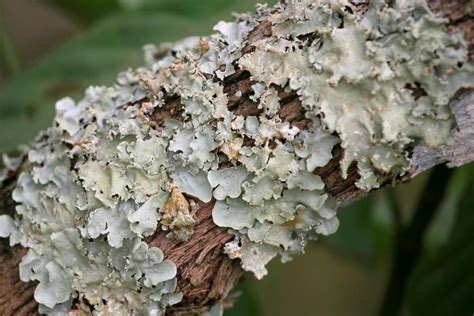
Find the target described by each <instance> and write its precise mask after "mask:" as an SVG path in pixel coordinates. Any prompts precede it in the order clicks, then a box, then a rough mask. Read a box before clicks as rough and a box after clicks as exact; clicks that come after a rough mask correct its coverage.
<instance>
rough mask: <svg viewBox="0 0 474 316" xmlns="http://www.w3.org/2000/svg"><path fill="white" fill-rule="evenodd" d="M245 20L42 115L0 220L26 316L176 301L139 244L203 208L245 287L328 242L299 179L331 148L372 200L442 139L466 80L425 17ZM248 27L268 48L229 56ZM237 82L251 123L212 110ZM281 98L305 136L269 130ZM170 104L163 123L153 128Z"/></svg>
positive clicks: (316, 204) (316, 198) (467, 70)
mask: <svg viewBox="0 0 474 316" xmlns="http://www.w3.org/2000/svg"><path fill="white" fill-rule="evenodd" d="M257 11H258V12H257V15H256V16H249V15H240V16H238V17H237V21H236V22H230V23H226V22H219V23H218V24H217V25H216V26H215V28H214V29H215V31H217V33H216V34H214V35H211V36H209V37H200V38H189V39H186V40H184V41H182V42H179V43H176V44H175V45H171V46H166V47H164V48H162V49H161V50H160V54H159V55H160V58H159V59H158V58H156V57H155V56H157V55H158V54H157V52H158V51H159V49H158V48H156V47H155V46H152V45H149V46H147V47H146V48H145V59H146V61H147V64H148V65H147V67H144V68H139V69H136V70H129V71H126V72H124V73H121V74H120V75H119V76H118V78H117V81H116V83H115V85H113V86H112V87H90V88H89V89H87V91H86V95H85V98H84V99H83V100H82V101H80V102H78V103H75V102H74V101H73V100H71V99H69V98H66V99H63V100H61V101H59V102H58V103H57V104H56V109H57V115H56V118H55V123H54V126H53V127H51V128H49V129H48V130H46V131H45V132H43V133H41V135H39V136H38V138H37V140H36V141H35V142H34V143H33V144H32V145H31V146H30V148H29V149H28V150H27V151H26V152H27V163H26V164H24V166H23V167H22V168H23V169H22V172H21V175H20V176H19V179H18V183H17V187H16V189H15V190H14V192H13V199H14V200H15V201H16V202H17V203H18V206H17V208H16V211H17V214H16V216H15V218H14V219H13V218H11V217H8V216H1V217H0V236H1V237H6V236H10V243H11V244H16V243H21V244H22V245H23V246H25V247H28V248H29V252H28V254H27V255H26V256H25V257H24V258H23V260H22V262H21V266H20V274H21V279H22V280H23V281H30V280H36V281H38V282H39V285H38V286H37V288H36V291H35V299H36V300H37V301H38V302H39V303H40V311H41V312H43V313H49V314H56V315H60V314H65V313H66V311H67V310H68V308H69V307H70V306H71V304H72V301H73V300H76V301H79V302H80V303H81V304H85V302H87V304H89V305H90V306H92V308H93V310H94V314H97V315H102V314H107V313H113V314H119V313H124V314H127V313H133V314H142V313H144V314H151V315H154V314H161V313H163V311H164V310H165V308H166V307H167V306H169V305H172V304H174V303H177V302H179V301H180V298H181V297H180V294H179V293H176V292H175V291H176V267H175V265H174V264H173V263H172V262H170V261H168V260H164V254H163V253H162V252H161V250H160V249H158V248H156V247H151V248H150V247H148V246H147V244H146V243H145V242H144V238H145V237H147V236H151V235H152V234H154V233H155V231H156V230H157V229H162V230H166V231H169V234H168V236H169V238H175V239H178V240H182V241H184V240H187V239H189V238H192V234H193V226H194V218H193V212H194V211H193V207H192V203H193V199H198V200H201V201H203V202H211V201H212V200H215V204H214V207H213V210H212V216H213V221H214V223H215V224H216V225H218V226H221V227H225V228H228V229H229V233H231V234H233V235H234V236H235V239H234V240H233V241H232V242H229V243H227V244H226V246H225V252H226V253H227V254H228V255H229V256H230V257H231V258H239V259H240V260H241V263H242V267H243V268H244V269H245V270H248V271H251V272H253V273H254V274H255V276H256V277H258V278H261V277H263V276H264V275H265V274H266V269H265V265H266V263H267V262H269V261H270V260H271V259H272V258H274V257H275V256H277V255H278V254H280V255H281V257H282V260H283V261H286V260H289V259H290V258H291V256H292V255H293V254H298V253H302V252H303V251H304V247H305V245H306V244H307V242H308V241H309V240H311V239H316V238H317V237H318V235H329V234H332V233H334V232H335V231H336V230H337V228H338V224H339V222H338V220H337V218H336V207H337V203H336V201H335V199H334V198H333V197H331V196H330V194H328V193H327V192H326V191H325V184H324V182H323V181H322V179H321V178H320V177H319V176H318V175H316V174H315V170H317V168H319V167H324V166H326V165H327V164H328V162H329V161H330V160H331V159H332V158H333V154H332V151H333V148H334V146H336V145H339V146H340V147H341V148H342V149H343V150H344V156H343V159H342V161H341V162H340V164H341V172H342V175H343V177H347V170H348V168H349V166H350V165H351V164H353V163H356V165H357V170H358V173H359V175H360V179H359V180H358V181H357V183H356V185H357V186H358V187H359V188H361V189H364V190H370V189H373V188H376V187H377V186H379V185H380V183H379V175H380V174H390V175H394V176H395V175H401V174H403V173H404V172H407V171H408V168H409V160H410V157H409V152H410V150H409V149H410V148H411V147H412V146H414V145H416V144H424V145H427V146H432V147H434V146H438V145H440V144H444V143H447V142H449V141H450V140H449V136H450V133H451V130H452V129H453V127H454V126H455V122H454V120H453V118H452V115H451V111H450V109H449V107H448V101H449V99H450V98H451V97H452V96H453V94H454V93H455V91H456V90H458V89H459V88H460V87H462V86H468V85H472V84H473V83H474V82H473V81H474V76H473V65H472V64H471V63H469V62H468V61H467V48H466V43H465V41H464V40H463V38H462V34H460V33H453V34H448V33H447V30H446V27H445V26H444V23H445V21H444V20H443V19H440V18H437V17H435V16H434V15H433V14H432V13H431V12H430V11H429V9H428V8H427V7H426V5H424V4H418V3H417V4H414V5H413V6H403V7H402V6H398V4H397V3H395V5H394V6H393V7H389V6H388V5H386V4H385V3H384V2H383V1H381V0H374V1H371V2H370V4H369V5H368V6H367V7H366V8H365V9H364V12H357V8H356V7H355V6H354V5H353V4H351V3H350V2H348V1H344V0H340V1H329V0H319V1H310V0H301V1H287V2H286V3H283V4H278V5H276V6H275V7H274V8H273V9H271V10H270V9H268V8H266V7H265V6H258V10H257ZM264 20H266V21H269V22H271V26H270V27H271V32H270V35H268V36H264V37H263V38H261V39H258V40H256V41H253V42H252V43H251V45H253V48H252V49H250V50H249V49H246V50H245V53H244V48H246V46H247V45H250V44H249V42H248V36H249V34H250V33H251V32H252V31H253V30H254V28H255V27H256V26H257V25H258V24H259V23H260V22H261V21H264ZM237 70H245V71H248V72H249V73H250V76H251V80H252V90H253V94H252V95H251V96H250V98H251V100H252V101H253V102H255V103H256V104H257V107H258V109H259V114H257V115H247V116H244V115H238V114H236V113H235V112H234V111H232V110H231V109H229V108H228V100H229V98H230V97H231V96H230V95H227V94H226V93H225V92H224V79H225V78H227V77H228V76H230V75H232V74H234V73H235V72H236V71H237ZM280 90H283V91H285V92H291V91H293V92H296V93H297V95H298V98H299V100H300V102H301V104H302V106H303V109H304V111H305V116H306V118H307V119H308V121H309V122H310V123H309V124H308V126H306V127H305V128H298V127H297V126H296V125H293V124H291V123H290V122H288V121H285V120H284V119H283V118H282V117H281V116H280V115H279V111H280V109H281V99H280V97H279V91H280ZM239 92H240V91H238V92H237V93H236V94H235V95H236V96H241V92H240V94H239ZM170 98H172V99H173V100H174V102H175V103H177V104H178V105H177V107H178V108H177V109H176V111H175V112H174V114H173V115H168V116H166V115H163V116H162V117H164V119H162V121H160V122H158V123H157V122H156V120H155V119H154V114H156V113H160V112H165V111H166V109H167V107H169V103H170V101H169V100H170ZM8 166H9V168H10V169H15V168H17V167H18V164H16V163H9V164H7V167H8ZM0 179H1V178H0Z"/></svg>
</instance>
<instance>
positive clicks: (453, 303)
mask: <svg viewBox="0 0 474 316" xmlns="http://www.w3.org/2000/svg"><path fill="white" fill-rule="evenodd" d="M473 167H474V165H472V164H471V165H469V166H466V167H463V168H462V169H460V170H463V171H464V173H465V174H467V175H468V177H469V179H470V187H469V188H468V190H467V191H466V192H465V194H464V195H463V198H462V199H461V202H460V204H459V207H458V212H457V216H456V219H455V221H454V226H453V228H452V230H451V235H450V238H449V240H448V242H447V243H446V244H445V245H444V247H443V248H442V249H441V250H440V251H439V253H438V254H437V255H436V256H434V257H429V258H426V259H425V260H424V262H422V263H421V264H420V266H419V267H418V268H417V270H416V271H415V273H414V276H413V277H412V280H411V282H410V287H409V292H408V302H409V308H410V310H411V312H412V314H413V315H430V316H436V315H440V316H441V315H472V313H473V311H474V299H473V293H474V274H473V273H472V272H473V269H472V267H473V262H474V238H473V235H472V231H473V230H472V229H473V227H474V212H473V209H472V206H473V205H474V182H473V181H472V178H473V175H474V172H473V170H474V168H473Z"/></svg>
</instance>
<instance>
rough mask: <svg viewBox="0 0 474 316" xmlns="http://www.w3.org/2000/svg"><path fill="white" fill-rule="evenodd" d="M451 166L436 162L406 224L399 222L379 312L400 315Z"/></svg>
mask: <svg viewBox="0 0 474 316" xmlns="http://www.w3.org/2000/svg"><path fill="white" fill-rule="evenodd" d="M451 172H452V171H451V170H450V169H448V168H447V167H446V166H444V165H440V166H437V167H435V168H434V169H433V172H432V173H431V174H430V176H429V179H428V182H427V184H426V189H425V190H424V192H423V194H422V196H421V199H420V201H419V202H418V205H417V208H416V211H415V214H414V215H413V218H412V220H411V222H410V224H409V225H407V226H405V227H403V226H402V225H400V231H399V233H397V234H396V235H395V251H394V256H393V260H392V267H391V271H390V277H389V281H388V285H387V289H386V291H385V295H384V299H383V302H382V306H381V308H380V313H379V315H381V316H382V315H383V316H396V315H400V311H401V307H402V303H403V299H404V294H405V289H406V286H407V283H408V280H409V278H410V275H411V272H412V271H413V268H414V267H415V265H416V263H417V262H418V259H419V257H420V254H421V250H422V246H423V237H424V235H425V232H426V230H427V228H428V226H429V224H430V222H431V220H432V219H433V217H434V215H435V214H436V210H437V209H438V207H439V205H440V204H441V201H442V200H443V197H444V195H445V193H446V191H447V188H448V182H449V181H448V180H449V177H450V175H451Z"/></svg>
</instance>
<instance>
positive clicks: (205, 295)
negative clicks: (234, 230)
mask: <svg viewBox="0 0 474 316" xmlns="http://www.w3.org/2000/svg"><path fill="white" fill-rule="evenodd" d="M428 2H429V5H430V7H431V9H432V10H433V11H434V12H435V13H437V14H439V15H441V16H444V17H446V18H448V19H449V21H450V23H449V28H450V29H461V30H463V31H464V33H465V37H466V40H467V41H468V43H469V55H470V59H471V60H472V59H473V58H474V17H473V16H472V15H470V14H471V13H466V11H465V10H464V8H465V7H466V4H467V3H468V2H469V0H456V1H444V0H431V1H428ZM357 3H359V4H358V6H359V8H360V9H361V10H362V9H363V8H364V6H365V5H366V3H365V2H361V1H357ZM270 33H271V29H270V22H269V21H265V20H264V21H262V22H260V24H259V25H258V26H257V27H256V28H255V29H254V30H253V31H252V32H251V33H250V35H249V38H248V43H249V44H248V45H247V47H246V48H245V49H244V53H248V52H251V51H252V49H253V48H252V42H255V41H256V40H258V39H261V38H264V37H267V36H269V35H270ZM473 89H474V87H473V88H472V89H466V90H464V91H461V92H459V93H458V95H457V96H456V98H455V99H453V100H452V101H451V108H452V110H453V113H454V114H455V117H456V121H457V124H458V126H457V130H456V135H455V139H456V141H455V143H454V145H452V146H450V147H447V146H445V147H442V148H436V149H428V148H423V147H416V148H414V149H413V153H412V154H413V158H412V171H411V172H410V173H409V174H407V175H405V176H403V177H402V178H397V179H393V178H390V177H386V179H385V180H384V181H383V185H382V186H389V185H393V184H394V183H399V182H403V181H408V180H410V179H411V178H413V177H414V176H416V175H417V174H419V173H420V172H422V171H424V170H427V169H429V168H431V167H433V166H435V165H437V164H441V163H447V165H448V166H450V167H455V166H460V165H462V164H465V163H468V162H470V161H472V160H474V90H473ZM224 91H225V92H226V93H227V94H228V95H229V96H233V97H230V99H229V104H228V106H229V108H231V109H232V110H233V111H234V112H235V113H236V114H240V115H243V116H248V115H252V114H255V113H258V111H259V109H258V108H257V104H256V103H255V102H254V101H252V100H251V99H250V98H249V95H250V93H251V91H252V88H251V80H250V76H249V73H248V72H246V71H241V70H238V71H237V72H236V73H235V74H233V75H231V76H230V77H228V78H226V79H225V81H224ZM237 91H241V94H240V93H239V94H236V93H235V92H237ZM279 93H280V98H281V100H282V101H281V103H282V104H281V110H280V113H279V114H280V116H281V117H282V118H284V119H285V120H286V121H289V122H291V123H292V124H293V125H295V126H297V127H298V128H304V127H305V125H306V124H307V122H306V119H305V118H304V116H303V111H302V106H301V104H300V101H299V99H298V96H297V95H296V94H295V93H286V92H284V91H280V92H279ZM175 106H176V105H173V102H170V104H169V105H167V107H165V108H164V110H161V111H160V112H156V113H155V114H154V116H153V119H154V122H155V123H156V124H157V125H159V124H160V123H161V122H162V121H163V120H164V119H166V118H167V117H170V116H172V115H173V111H174V110H176V108H175ZM333 154H334V157H335V158H334V159H333V160H332V161H331V162H330V163H329V164H328V165H327V166H325V167H322V168H318V169H317V170H316V173H317V174H318V175H320V176H321V178H322V179H323V181H324V182H325V185H326V188H327V191H328V192H329V193H330V194H331V195H333V196H334V197H336V198H337V199H338V200H339V201H342V202H344V203H350V202H351V201H354V200H355V199H358V198H360V197H362V196H364V195H366V194H367V192H365V191H362V190H360V189H358V188H357V187H356V186H355V185H354V183H355V181H357V179H358V174H357V171H356V166H355V165H353V166H351V168H350V170H349V176H348V178H347V179H343V178H342V177H341V175H340V166H339V161H340V159H341V157H342V154H343V151H342V149H341V148H340V147H336V148H335V149H334V152H333ZM16 176H17V175H15V174H11V175H10V178H9V179H8V181H7V182H6V183H5V184H4V186H3V188H2V189H1V190H0V214H1V213H4V214H5V213H6V214H12V213H13V212H14V203H13V202H12V200H11V197H10V195H11V191H12V189H13V187H14V184H15V181H16ZM196 202H197V203H198V205H199V211H198V212H197V213H196V214H197V216H198V217H197V218H196V227H195V231H194V234H193V236H192V238H190V239H189V240H188V241H186V242H178V241H173V240H170V239H168V238H166V236H165V232H157V233H156V234H155V235H154V236H152V237H150V238H148V239H147V242H148V243H149V244H150V245H152V246H158V247H159V248H160V249H162V250H163V252H164V253H165V254H166V255H167V256H168V259H171V260H172V261H173V262H174V263H175V264H176V265H177V267H178V280H179V281H178V290H179V291H181V292H182V293H183V294H184V299H183V301H182V302H181V303H179V304H178V305H176V306H174V307H173V308H171V309H169V310H168V312H167V313H169V314H170V315H171V314H172V315H175V314H196V313H199V312H200V311H203V310H206V309H208V308H209V307H210V306H212V305H213V304H214V303H215V302H216V301H225V299H226V297H227V296H228V294H229V292H230V291H231V290H232V289H233V288H234V286H235V285H236V284H237V283H238V282H239V280H240V279H241V277H242V275H243V271H242V269H241V267H240V265H239V264H238V263H237V262H235V261H232V260H231V259H229V257H228V256H227V255H225V254H224V253H223V245H224V244H225V243H226V242H228V241H230V240H231V239H232V236H231V235H229V234H228V233H227V231H226V229H224V228H220V227H217V226H216V225H215V224H214V223H213V221H212V218H211V210H212V206H213V203H214V202H213V201H211V202H210V203H207V204H205V203H202V202H199V201H196ZM25 253H26V250H25V249H23V248H21V247H20V246H15V247H9V246H8V243H7V240H3V239H2V240H0V275H1V278H0V315H4V316H7V315H35V314H37V303H36V302H35V300H34V298H33V291H34V288H35V286H36V284H35V283H28V284H27V283H23V282H21V281H20V279H19V272H18V264H19V261H20V259H21V257H22V256H23V255H24V254H25Z"/></svg>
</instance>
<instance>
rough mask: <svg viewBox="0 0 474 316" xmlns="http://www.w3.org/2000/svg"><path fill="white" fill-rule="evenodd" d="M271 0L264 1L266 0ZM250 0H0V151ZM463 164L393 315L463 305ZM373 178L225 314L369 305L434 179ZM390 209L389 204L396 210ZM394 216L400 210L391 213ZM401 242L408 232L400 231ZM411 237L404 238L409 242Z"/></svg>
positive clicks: (473, 237) (471, 294) (473, 199)
mask: <svg viewBox="0 0 474 316" xmlns="http://www.w3.org/2000/svg"><path fill="white" fill-rule="evenodd" d="M272 2H274V1H272ZM254 5H255V1H252V0H201V1H197V0H180V1H177V0H154V1H152V0H49V1H48V0H0V152H4V153H14V152H15V150H17V148H18V145H19V144H22V143H27V142H28V141H31V140H32V139H33V138H34V136H35V135H36V134H37V132H38V131H39V130H41V129H43V128H46V127H47V126H48V125H50V124H51V121H52V118H53V116H54V103H55V101H56V100H58V99H60V98H63V97H65V96H71V97H74V98H76V99H78V98H80V96H81V94H82V92H83V90H84V89H85V88H86V87H87V86H89V85H91V84H94V85H96V84H111V83H112V82H113V80H114V78H115V75H116V74H117V73H118V72H119V71H121V70H124V69H127V68H128V67H136V66H139V65H141V64H142V50H141V47H142V46H143V45H144V44H147V43H156V44H159V43H162V42H166V41H174V40H178V39H180V38H183V37H186V36H191V35H206V34H209V33H211V30H212V26H213V25H214V24H215V23H217V22H218V21H219V20H222V19H226V20H230V19H232V17H231V13H232V12H246V11H253V8H254ZM473 175H474V173H473V166H472V164H471V165H469V166H465V167H462V168H459V169H457V170H455V171H454V172H452V173H451V174H450V175H449V177H448V178H442V179H439V180H435V181H441V182H442V181H449V183H448V185H447V187H448V192H447V194H446V195H445V196H444V198H443V201H442V203H441V204H440V205H439V206H438V207H437V209H436V214H435V217H434V220H433V221H432V222H431V223H430V226H429V227H428V229H427V231H426V233H425V234H424V238H423V243H422V250H421V257H420V258H419V260H418V261H417V262H416V264H415V265H414V272H413V274H412V275H411V277H410V278H409V283H408V287H407V289H406V291H404V293H403V295H404V297H405V303H404V304H403V307H402V310H403V312H402V314H403V315H473V313H474V214H473V212H474V190H473ZM427 179H428V174H423V175H421V176H420V177H418V178H416V180H414V181H412V182H411V183H409V184H404V185H400V186H398V187H397V188H396V190H393V189H383V190H380V191H379V192H376V193H373V194H371V196H370V197H369V198H366V199H363V200H361V201H359V202H357V203H355V204H352V205H351V206H349V207H346V208H344V209H342V210H341V212H340V215H339V218H340V220H341V227H340V229H339V232H338V233H336V234H335V235H333V236H330V237H328V238H324V239H322V240H320V241H319V242H313V243H311V244H309V245H308V247H307V251H306V254H305V255H303V256H299V257H296V258H294V260H293V261H292V262H290V263H287V264H284V265H283V264H281V263H280V262H279V261H278V259H276V260H275V261H274V262H272V263H271V264H270V265H269V275H268V276H267V277H266V278H264V279H263V280H262V281H258V282H257V281H256V280H255V279H254V278H253V277H252V276H250V275H248V276H247V278H246V281H245V282H244V283H243V284H242V285H241V286H240V288H239V289H240V292H241V299H240V300H239V303H238V304H237V305H236V307H235V308H234V309H233V310H230V311H228V312H226V313H225V314H226V315H249V316H252V315H272V316H278V315H303V316H304V315H324V316H331V315H377V311H378V309H379V307H380V304H381V301H382V297H383V295H384V291H385V287H386V283H387V279H388V275H389V271H390V265H391V260H392V257H393V256H392V254H393V248H394V246H393V239H394V232H395V230H396V229H399V228H400V227H401V225H404V224H407V223H409V222H410V220H411V217H412V214H413V213H414V212H415V211H416V210H417V209H419V208H420V205H419V199H420V196H421V195H422V194H423V192H424V193H425V194H426V193H428V194H429V192H430V186H432V185H433V179H431V180H430V182H427ZM394 215H395V216H394ZM397 217H398V218H400V219H401V220H400V222H399V223H397V221H395V220H394V218H397ZM405 242H407V241H405ZM409 242H410V241H408V243H409Z"/></svg>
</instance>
